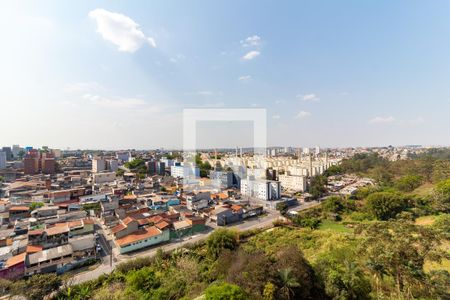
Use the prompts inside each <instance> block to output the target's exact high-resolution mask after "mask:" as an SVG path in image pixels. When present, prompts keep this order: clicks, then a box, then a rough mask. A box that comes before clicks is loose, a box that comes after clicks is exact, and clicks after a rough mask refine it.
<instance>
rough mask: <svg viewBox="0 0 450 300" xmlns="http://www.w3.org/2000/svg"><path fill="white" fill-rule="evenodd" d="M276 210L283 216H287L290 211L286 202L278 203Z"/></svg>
mask: <svg viewBox="0 0 450 300" xmlns="http://www.w3.org/2000/svg"><path fill="white" fill-rule="evenodd" d="M276 209H277V210H278V211H279V212H280V214H281V215H283V216H284V215H285V214H286V213H287V211H288V206H287V204H286V203H285V202H280V203H277V205H276Z"/></svg>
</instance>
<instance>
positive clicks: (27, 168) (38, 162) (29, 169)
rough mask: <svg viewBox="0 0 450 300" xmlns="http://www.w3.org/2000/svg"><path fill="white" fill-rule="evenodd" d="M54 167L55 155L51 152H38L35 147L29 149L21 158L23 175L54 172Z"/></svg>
mask: <svg viewBox="0 0 450 300" xmlns="http://www.w3.org/2000/svg"><path fill="white" fill-rule="evenodd" d="M55 169H56V162H55V157H54V156H53V154H52V153H49V152H43V153H39V151H38V150H36V149H30V150H28V152H27V153H26V155H25V158H24V159H23V171H24V173H25V175H35V174H39V173H41V172H42V173H44V174H54V173H55V171H56V170H55Z"/></svg>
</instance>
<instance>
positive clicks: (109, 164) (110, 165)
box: [106, 159, 119, 172]
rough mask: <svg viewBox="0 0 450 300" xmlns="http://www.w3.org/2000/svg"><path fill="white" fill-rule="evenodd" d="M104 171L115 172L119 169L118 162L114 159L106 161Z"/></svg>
mask: <svg viewBox="0 0 450 300" xmlns="http://www.w3.org/2000/svg"><path fill="white" fill-rule="evenodd" d="M106 169H107V170H108V171H111V172H117V170H118V169H119V162H118V161H117V160H116V159H108V160H106Z"/></svg>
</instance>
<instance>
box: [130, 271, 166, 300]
mask: <svg viewBox="0 0 450 300" xmlns="http://www.w3.org/2000/svg"><path fill="white" fill-rule="evenodd" d="M126 283H127V289H130V290H131V291H139V292H143V293H144V294H145V293H151V292H152V291H153V290H155V289H157V288H159V286H160V285H161V282H160V281H159V280H158V279H157V277H156V274H155V271H153V269H152V268H151V267H144V268H142V269H139V270H135V271H131V272H130V273H128V274H127V275H126Z"/></svg>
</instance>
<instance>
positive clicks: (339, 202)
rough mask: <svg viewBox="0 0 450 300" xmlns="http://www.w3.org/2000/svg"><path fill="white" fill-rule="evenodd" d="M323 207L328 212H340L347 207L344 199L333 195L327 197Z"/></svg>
mask: <svg viewBox="0 0 450 300" xmlns="http://www.w3.org/2000/svg"><path fill="white" fill-rule="evenodd" d="M322 208H323V209H324V210H325V211H326V212H330V213H336V214H339V213H341V212H342V211H343V210H344V209H345V204H344V199H342V198H341V197H338V196H332V197H328V198H327V199H325V201H324V202H323V203H322Z"/></svg>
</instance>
